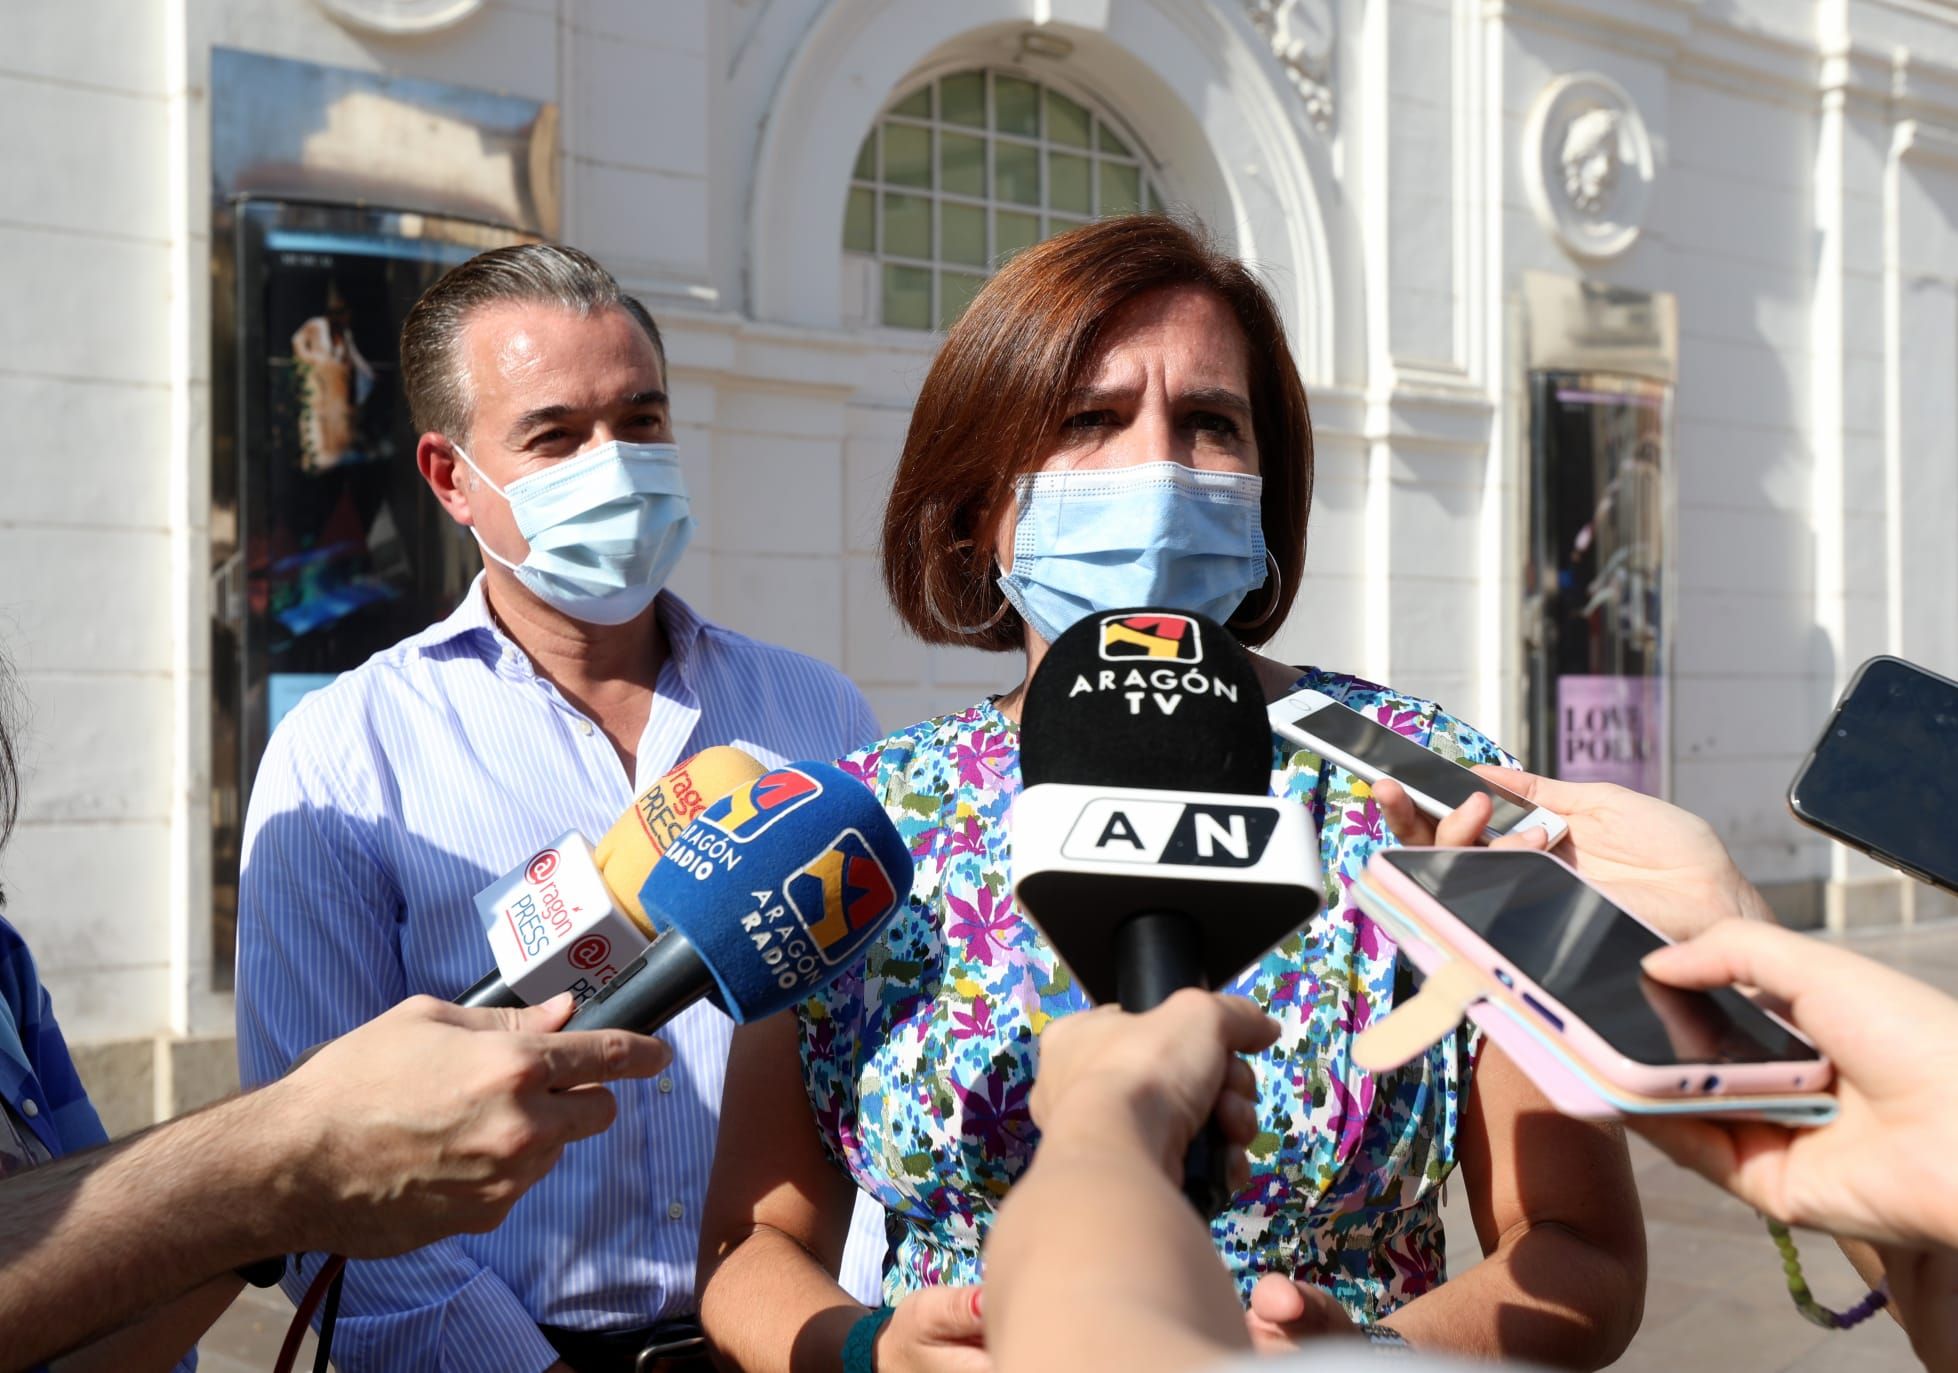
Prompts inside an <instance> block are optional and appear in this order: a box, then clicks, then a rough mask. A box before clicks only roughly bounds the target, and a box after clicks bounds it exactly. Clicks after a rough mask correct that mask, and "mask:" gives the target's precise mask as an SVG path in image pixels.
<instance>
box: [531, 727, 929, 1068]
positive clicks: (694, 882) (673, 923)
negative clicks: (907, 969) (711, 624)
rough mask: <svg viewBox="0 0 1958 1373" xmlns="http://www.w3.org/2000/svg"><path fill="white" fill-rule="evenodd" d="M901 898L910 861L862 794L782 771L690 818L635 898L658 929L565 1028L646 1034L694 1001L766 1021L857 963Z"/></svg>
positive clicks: (844, 780) (807, 773) (837, 773)
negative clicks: (765, 1019) (623, 1030)
mask: <svg viewBox="0 0 1958 1373" xmlns="http://www.w3.org/2000/svg"><path fill="white" fill-rule="evenodd" d="M910 894H911V855H910V853H909V852H908V851H907V850H906V848H905V845H904V840H903V838H902V837H900V836H899V834H898V832H897V828H896V826H894V825H892V824H891V821H890V817H889V816H887V815H885V814H884V808H883V806H881V805H880V804H879V803H878V801H877V798H876V797H875V796H873V795H872V794H871V792H870V789H869V788H867V787H865V786H864V784H863V783H862V782H859V781H858V780H857V779H856V778H854V777H852V776H850V774H848V773H847V772H844V771H843V770H842V769H841V768H838V767H834V766H832V765H830V764H828V763H790V764H788V765H787V766H785V767H779V768H776V769H774V770H773V771H771V772H767V773H764V774H763V775H762V776H760V777H758V778H756V779H755V780H754V781H752V782H750V783H747V784H746V785H744V786H740V787H736V788H735V789H734V791H732V792H731V793H729V794H728V795H726V796H724V797H722V798H721V799H720V800H718V801H716V802H714V803H713V804H712V805H710V806H708V807H707V808H706V809H705V810H703V811H702V812H701V813H700V815H699V817H698V818H697V819H695V820H694V822H693V823H692V824H690V825H688V826H687V827H686V829H684V830H682V831H681V832H680V834H679V835H678V836H677V837H676V838H675V839H674V840H673V842H672V843H671V844H670V845H668V846H667V850H666V852H665V853H664V854H662V855H660V860H659V862H658V863H656V864H654V866H653V870H652V872H651V874H649V875H648V877H647V878H646V882H645V885H644V886H643V887H641V888H640V899H641V900H642V901H643V902H644V903H645V907H646V913H647V915H648V916H650V917H651V918H652V921H653V924H654V926H655V927H656V928H658V930H659V931H660V932H659V934H658V936H657V937H656V938H655V939H654V940H653V942H652V944H651V945H650V946H649V947H648V948H647V949H646V951H645V952H644V953H642V954H641V955H640V956H639V957H638V958H637V959H635V960H634V961H633V963H632V964H631V965H630V966H628V967H626V968H624V969H621V970H620V972H619V975H618V976H617V977H616V978H614V979H613V980H612V981H611V983H610V984H609V985H607V986H606V987H605V989H604V990H603V991H601V992H599V993H598V995H597V996H595V997H593V998H592V999H591V1000H590V1001H587V1002H586V1003H585V1004H584V1005H582V1006H580V1007H579V1008H578V1010H577V1013H576V1014H574V1015H573V1016H572V1017H571V1019H570V1021H569V1022H567V1023H566V1025H565V1027H564V1028H565V1029H567V1030H603V1029H625V1030H633V1031H636V1032H639V1033H642V1034H644V1033H650V1032H651V1031H653V1030H656V1029H658V1028H659V1027H660V1026H661V1025H664V1024H665V1023H666V1022H667V1021H669V1020H671V1019H673V1017H674V1016H676V1015H678V1014H679V1013H680V1012H681V1011H683V1010H685V1009H686V1008H687V1007H688V1006H691V1005H692V1004H693V1003H694V1002H696V1001H698V1000H700V999H702V998H703V997H705V998H707V999H708V1000H710V1001H712V1002H713V1003H714V1004H715V1005H716V1006H718V1007H720V1008H721V1009H722V1010H723V1011H725V1012H727V1014H728V1015H729V1016H731V1017H732V1018H733V1019H734V1021H735V1022H736V1023H737V1024H746V1023H747V1022H748V1021H751V1020H759V1019H762V1018H763V1017H765V1016H769V1015H773V1014H774V1013H775V1012H777V1011H779V1010H783V1009H785V1008H786V1007H789V1006H792V1005H794V1004H795V1003H796V1002H798V1001H801V1000H803V999H804V998H806V997H808V996H809V995H810V994H811V993H813V992H815V991H817V990H818V989H819V988H821V987H822V986H823V985H824V984H825V983H827V982H828V981H829V980H830V979H831V978H833V977H835V976H836V975H837V974H838V973H840V972H842V971H843V970H844V969H845V968H847V967H849V966H850V965H851V964H852V963H854V962H855V961H856V960H857V959H858V958H860V957H862V955H863V950H864V946H865V945H866V944H868V943H869V942H870V941H871V940H872V939H873V938H875V937H876V935H877V934H878V932H879V931H880V930H882V929H883V927H884V923H885V922H886V921H888V920H889V919H890V918H891V915H892V914H893V913H894V912H895V911H896V910H897V908H898V906H899V905H900V904H901V903H902V902H903V901H904V900H905V899H906V898H907V897H908V896H909V895H910Z"/></svg>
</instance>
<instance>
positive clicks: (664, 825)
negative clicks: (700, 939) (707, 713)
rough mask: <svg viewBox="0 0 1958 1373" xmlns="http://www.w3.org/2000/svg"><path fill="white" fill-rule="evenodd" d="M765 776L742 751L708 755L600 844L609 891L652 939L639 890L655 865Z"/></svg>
mask: <svg viewBox="0 0 1958 1373" xmlns="http://www.w3.org/2000/svg"><path fill="white" fill-rule="evenodd" d="M765 770H766V769H764V768H763V767H762V765H761V764H760V763H758V762H756V761H755V759H754V758H753V757H752V756H751V755H749V754H746V753H743V752H742V751H741V750H740V749H738V748H728V747H727V746H726V745H716V746H715V747H713V748H708V749H702V750H701V751H700V752H699V753H696V754H694V755H693V757H691V758H687V759H683V760H682V761H680V762H679V763H677V764H675V765H674V766H673V768H672V769H671V770H669V771H668V772H667V774H666V775H665V776H664V777H662V778H660V779H659V781H657V782H655V783H653V785H652V786H650V787H648V788H646V790H644V791H642V792H640V793H639V795H637V796H636V797H634V798H633V801H632V807H631V809H629V810H627V811H626V813H625V814H624V815H621V816H620V817H619V818H618V819H617V820H615V821H614V822H613V823H612V828H611V829H609V830H607V831H605V837H604V838H602V839H600V840H599V841H598V844H597V846H596V847H595V848H594V849H593V850H592V857H593V858H594V860H595V861H596V862H597V863H598V870H599V872H600V873H601V874H602V875H603V876H604V878H605V885H606V887H607V888H608V889H609V890H610V891H611V893H612V895H613V896H614V897H615V898H616V899H617V901H618V904H619V909H620V910H622V911H624V912H625V913H626V914H627V915H629V916H631V917H632V920H633V923H634V924H636V925H638V926H639V928H640V930H641V931H643V932H644V934H645V936H646V937H647V938H648V939H651V938H652V937H653V936H654V935H655V934H656V933H657V932H658V931H657V930H655V929H654V926H653V922H652V920H651V918H650V917H649V916H648V915H647V914H646V908H645V906H644V905H643V904H641V902H640V900H639V889H640V888H641V887H643V886H645V885H646V878H647V877H648V876H649V875H650V874H651V873H652V871H653V864H655V863H657V862H659V856H660V855H661V854H662V853H665V852H666V846H667V845H668V844H671V843H672V842H673V840H674V839H675V838H676V837H677V836H678V835H679V833H680V831H681V830H683V829H685V828H686V827H687V826H688V825H689V824H691V823H692V822H693V818H694V817H695V816H697V815H699V814H700V813H701V812H702V811H703V810H705V809H707V807H708V806H709V805H711V804H713V803H714V802H715V801H718V800H720V799H721V798H722V797H723V796H726V795H727V794H728V793H729V792H731V791H733V790H734V789H735V788H736V787H738V786H740V785H741V784H742V783H743V782H752V781H754V779H755V778H757V777H759V776H761V775H762V773H763V772H764V771H765Z"/></svg>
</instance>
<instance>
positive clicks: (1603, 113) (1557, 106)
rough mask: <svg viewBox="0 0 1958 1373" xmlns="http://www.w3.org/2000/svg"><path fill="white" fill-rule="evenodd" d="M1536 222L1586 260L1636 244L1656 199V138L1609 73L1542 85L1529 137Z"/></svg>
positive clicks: (1528, 180)
mask: <svg viewBox="0 0 1958 1373" xmlns="http://www.w3.org/2000/svg"><path fill="white" fill-rule="evenodd" d="M1523 173H1524V182H1525V185H1526V186H1527V188H1528V191H1529V196H1530V205H1531V208H1532V209H1534V210H1535V211H1536V216H1537V220H1538V222H1539V223H1541V224H1542V225H1543V227H1544V229H1545V230H1546V231H1547V232H1548V233H1550V234H1551V235H1552V236H1553V237H1554V238H1556V240H1557V241H1558V243H1560V244H1561V245H1562V246H1563V249H1564V251H1565V252H1567V253H1569V254H1570V255H1571V256H1572V257H1574V258H1578V259H1580V260H1583V261H1586V262H1599V261H1603V260H1605V259H1608V258H1614V257H1618V256H1620V255H1621V254H1623V253H1624V252H1626V251H1627V250H1628V249H1629V248H1630V247H1631V246H1632V245H1633V244H1634V243H1636V242H1637V241H1638V235H1639V230H1640V229H1641V228H1642V227H1643V225H1644V221H1645V209H1646V205H1647V203H1648V202H1649V201H1650V199H1651V194H1652V181H1653V170H1652V141H1651V139H1650V138H1649V137H1648V136H1647V135H1646V131H1645V121H1644V119H1642V118H1641V117H1640V116H1639V112H1638V106H1637V105H1635V104H1634V103H1633V102H1632V97H1631V96H1630V95H1629V94H1627V93H1626V91H1625V88H1624V87H1623V86H1620V85H1619V84H1618V83H1617V82H1616V81H1613V80H1612V79H1611V78H1610V77H1608V76H1603V75H1600V74H1599V73H1597V72H1574V73H1571V74H1569V75H1566V76H1560V77H1558V78H1556V79H1555V80H1554V81H1552V82H1550V84H1549V85H1547V86H1545V87H1544V88H1543V93H1542V94H1540V95H1539V96H1538V97H1537V99H1536V104H1535V105H1534V106H1533V107H1532V108H1531V110H1530V119H1529V123H1528V125H1527V126H1526V128H1525V130H1524V134H1523Z"/></svg>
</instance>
